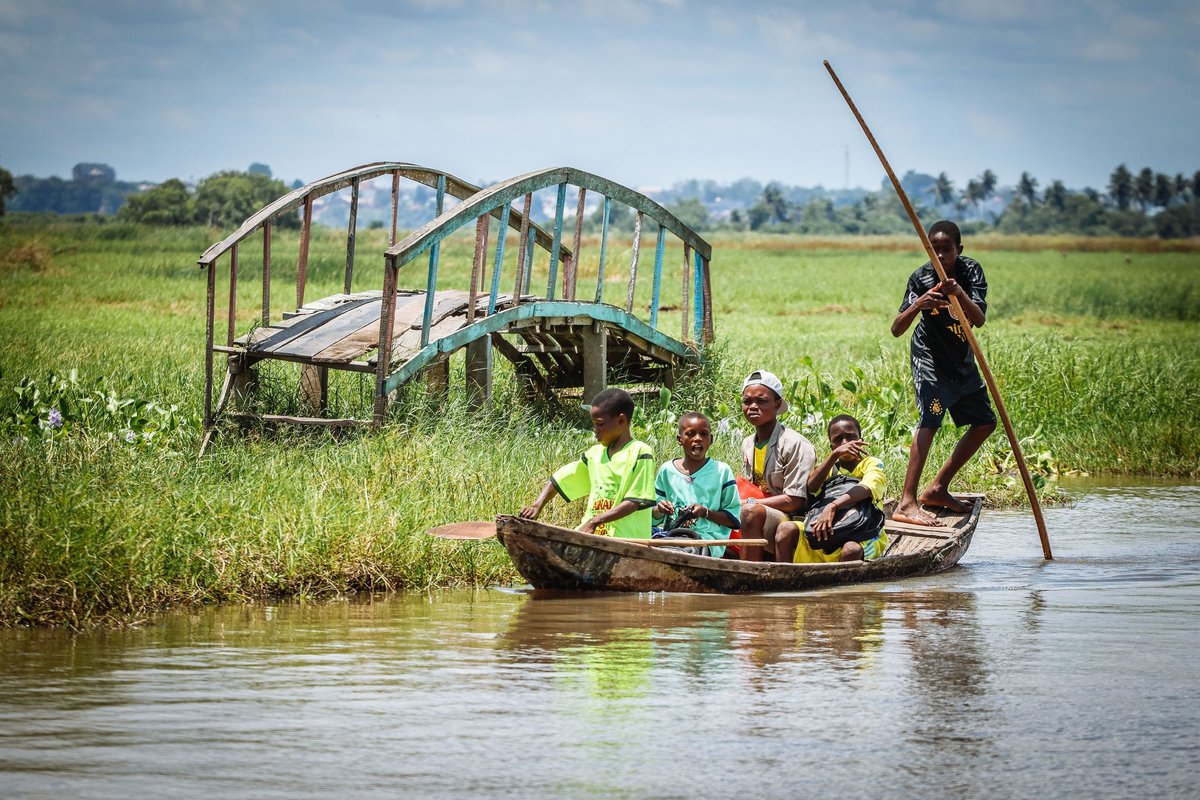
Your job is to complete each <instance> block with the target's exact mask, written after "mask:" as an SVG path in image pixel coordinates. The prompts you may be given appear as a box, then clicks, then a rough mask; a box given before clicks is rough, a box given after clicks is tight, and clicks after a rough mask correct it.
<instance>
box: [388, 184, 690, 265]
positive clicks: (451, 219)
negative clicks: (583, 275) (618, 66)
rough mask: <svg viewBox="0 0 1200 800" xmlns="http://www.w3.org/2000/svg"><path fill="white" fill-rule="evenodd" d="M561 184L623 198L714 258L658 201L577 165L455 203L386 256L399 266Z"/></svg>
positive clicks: (631, 205)
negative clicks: (480, 221)
mask: <svg viewBox="0 0 1200 800" xmlns="http://www.w3.org/2000/svg"><path fill="white" fill-rule="evenodd" d="M560 184H571V185H572V186H579V187H581V188H584V189H588V190H589V191H596V192H601V193H602V194H604V196H605V197H610V198H612V199H614V200H620V201H621V202H622V203H625V204H626V205H627V206H629V207H631V208H633V209H634V210H636V211H640V212H642V213H643V214H646V215H648V216H649V217H650V218H651V219H653V220H654V221H655V222H657V223H658V224H659V225H660V226H662V227H664V228H666V229H667V230H669V231H670V232H671V233H673V234H675V235H676V236H678V237H679V238H680V239H682V240H683V241H684V242H685V243H686V244H688V245H690V246H691V247H692V249H693V250H695V251H696V252H697V253H699V254H700V255H701V257H703V258H704V260H705V261H708V260H710V259H711V258H712V246H711V245H710V244H709V243H708V242H706V241H705V240H704V239H702V238H700V236H699V234H697V233H696V232H695V231H693V230H692V229H691V228H689V227H688V226H687V225H685V224H684V223H683V222H681V221H680V220H679V218H678V217H676V216H675V215H674V214H672V213H671V212H670V211H668V210H667V209H666V208H664V207H663V206H661V205H660V204H658V203H657V202H655V201H654V200H652V199H650V198H649V197H647V196H646V195H644V194H642V193H641V192H637V191H634V190H633V189H630V188H628V187H625V186H622V185H620V184H619V183H614V182H612V181H610V180H608V179H607V178H602V177H600V176H599V175H594V174H592V173H590V172H584V171H583V170H579V169H575V168H573V167H553V168H550V169H543V170H537V171H536V172H529V173H526V174H524V175H518V176H516V177H515V178H510V179H508V180H507V181H502V182H500V183H497V184H493V185H492V186H489V187H487V188H486V189H482V190H480V191H479V192H476V193H475V194H474V195H473V196H472V197H471V200H470V202H464V203H462V204H460V205H458V206H455V207H454V208H452V209H450V210H449V211H447V212H445V213H444V214H441V215H440V216H438V217H437V218H435V219H432V220H430V221H429V222H427V223H425V225H423V226H422V227H420V228H417V229H416V230H414V231H412V232H411V233H409V235H408V236H406V237H404V239H402V240H400V241H399V242H396V244H394V245H392V246H391V247H389V248H388V250H387V252H386V254H385V257H386V258H387V259H388V261H389V262H392V263H394V264H395V265H396V266H397V267H399V266H402V265H403V264H406V263H408V262H409V261H412V260H413V259H414V258H416V257H417V256H419V255H420V254H421V253H424V252H426V251H427V250H429V249H430V248H431V247H432V246H433V245H434V244H436V243H438V242H440V241H441V240H443V239H445V238H446V237H447V236H449V235H450V234H451V233H453V232H454V231H456V230H458V229H459V228H461V227H462V226H463V225H465V224H466V223H467V222H470V221H471V220H474V219H477V218H478V217H480V216H482V214H483V213H484V212H493V211H496V210H498V209H499V208H500V207H501V206H503V205H505V204H506V203H511V202H512V201H513V200H515V199H517V198H518V197H521V196H522V195H524V194H526V193H529V192H536V191H538V190H539V189H547V188H549V187H551V186H556V185H560ZM539 243H540V242H539Z"/></svg>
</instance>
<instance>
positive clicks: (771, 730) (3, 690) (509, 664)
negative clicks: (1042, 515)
mask: <svg viewBox="0 0 1200 800" xmlns="http://www.w3.org/2000/svg"><path fill="white" fill-rule="evenodd" d="M1079 491H1080V492H1081V495H1080V499H1079V502H1078V503H1077V504H1076V505H1074V506H1073V507H1069V508H1053V509H1047V511H1046V520H1047V525H1048V527H1049V529H1050V533H1051V542H1052V544H1053V547H1054V551H1055V556H1056V560H1054V561H1053V562H1050V563H1046V562H1043V561H1042V560H1041V557H1040V556H1041V549H1040V546H1039V545H1038V541H1037V533H1036V530H1035V528H1034V526H1033V522H1032V520H1031V518H1030V517H1029V516H1028V514H1022V513H1018V512H985V513H984V517H983V520H982V521H981V523H980V526H979V530H978V531H977V533H976V536H975V541H974V543H973V544H972V547H971V550H970V552H969V553H968V554H967V556H966V557H965V558H964V560H963V562H962V563H961V564H960V565H959V567H957V568H955V569H953V570H951V571H949V572H947V573H944V574H942V575H940V576H935V577H932V578H926V579H915V580H906V581H898V582H895V583H884V584H877V585H871V586H868V587H862V586H860V587H857V588H843V589H835V590H823V591H819V592H813V593H808V594H792V595H771V596H750V597H712V596H702V595H663V594H646V595H629V596H625V595H614V596H578V595H577V596H570V597H562V596H558V597H541V596H536V595H534V594H532V593H529V592H526V591H522V590H514V589H492V590H482V591H477V592H444V593H438V594H434V595H431V596H423V595H422V596H388V597H375V598H361V599H351V600H348V601H343V602H336V603H329V604H318V605H299V604H292V603H270V604H255V605H248V606H230V607H221V608H213V609H205V610H202V611H199V612H195V613H191V614H180V615H176V616H171V617H168V618H166V619H165V620H163V621H162V622H161V624H156V625H153V626H149V627H146V628H143V629H139V630H130V631H117V632H101V633H89V634H86V635H78V636H73V635H70V634H66V633H62V632H54V631H30V630H20V631H8V632H0V796H2V797H12V798H43V797H45V798H49V797H55V798H58V797H78V798H93V797H95V798H118V797H119V798H126V797H135V798H140V797H176V798H178V797H198V796H213V797H254V798H309V797H313V798H316V797H351V798H357V797H364V798H365V797H380V796H404V797H436V798H458V797H468V796H479V797H513V798H522V799H525V798H550V797H595V798H625V797H627V798H644V797H645V798H649V797H653V798H692V797H697V798H708V797H712V798H729V797H743V796H744V797H748V798H755V800H759V799H760V798H776V797H779V798H783V797H822V796H835V795H836V796H838V797H839V798H843V797H844V798H853V797H879V796H883V795H887V796H889V797H893V798H904V797H954V798H973V797H1014V798H1016V797H1020V798H1025V797H1032V796H1036V797H1089V798H1091V797H1138V798H1143V797H1144V798H1156V797H1172V798H1174V797H1195V796H1197V792H1198V791H1200V790H1198V789H1197V786H1200V646H1198V645H1200V634H1198V633H1197V630H1196V628H1197V627H1198V626H1200V522H1198V519H1200V487H1196V486H1176V485H1157V486H1156V485H1150V486H1147V485H1141V486H1138V487H1135V488H1120V487H1104V486H1089V487H1082V488H1081V489H1080V490H1079ZM464 546H471V547H494V546H498V545H496V544H494V543H471V544H467V545H464Z"/></svg>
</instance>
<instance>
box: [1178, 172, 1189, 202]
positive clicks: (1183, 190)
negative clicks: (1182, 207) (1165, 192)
mask: <svg viewBox="0 0 1200 800" xmlns="http://www.w3.org/2000/svg"><path fill="white" fill-rule="evenodd" d="M1191 189H1192V185H1191V184H1190V183H1189V182H1188V179H1187V178H1185V177H1184V176H1183V173H1182V172H1178V173H1176V174H1175V196H1176V197H1178V198H1179V202H1181V203H1186V202H1187V201H1188V200H1191V199H1192V194H1191Z"/></svg>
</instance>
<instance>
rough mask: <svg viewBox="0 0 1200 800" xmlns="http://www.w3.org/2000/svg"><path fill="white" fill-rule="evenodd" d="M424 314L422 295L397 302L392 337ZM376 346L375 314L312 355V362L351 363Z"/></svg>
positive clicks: (377, 317) (376, 320)
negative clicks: (348, 333) (357, 327)
mask: <svg viewBox="0 0 1200 800" xmlns="http://www.w3.org/2000/svg"><path fill="white" fill-rule="evenodd" d="M424 313H425V295H423V294H420V295H410V296H409V297H408V299H407V301H404V302H400V301H397V304H396V316H395V318H394V319H393V320H392V336H393V337H397V336H399V335H400V334H401V333H402V332H403V331H407V330H408V329H409V326H411V325H412V323H413V321H414V320H418V321H419V320H420V319H421V317H422V316H424ZM393 341H394V339H393ZM378 345H379V315H378V314H377V315H376V316H375V319H374V320H371V321H370V322H368V323H367V324H366V325H363V326H362V327H361V328H359V329H358V330H356V331H354V332H353V333H351V334H350V335H349V336H346V337H345V338H343V339H340V340H339V341H337V342H334V343H333V344H331V345H330V346H329V347H327V348H325V349H324V350H322V351H321V352H319V353H317V354H316V355H314V356H313V361H314V362H316V363H318V364H321V363H325V364H344V363H346V362H348V361H353V360H354V359H355V358H357V357H358V356H361V355H363V354H364V353H366V352H367V351H368V350H370V349H371V348H373V347H376V346H378Z"/></svg>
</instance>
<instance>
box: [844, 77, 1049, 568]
mask: <svg viewBox="0 0 1200 800" xmlns="http://www.w3.org/2000/svg"><path fill="white" fill-rule="evenodd" d="M824 64H825V69H826V70H828V71H829V77H831V78H833V82H834V83H835V84H837V88H838V91H839V92H841V93H842V97H843V98H845V100H846V105H848V106H850V111H852V112H853V113H854V118H855V119H857V120H858V124H859V125H861V126H862V129H863V133H865V134H866V135H867V141H869V142H870V143H871V147H873V148H874V149H875V155H877V156H879V163H881V164H883V168H884V170H885V171H886V172H887V175H888V178H889V179H890V180H891V181H892V187H893V188H895V190H896V194H897V195H898V196H899V197H900V202H901V203H903V204H904V210H905V211H907V212H908V218H909V219H910V220H912V224H913V227H914V228H916V230H917V235H918V236H920V237H921V244H923V245H925V252H926V253H927V254H928V255H929V263H930V264H932V265H933V268H934V269H935V270H936V271H937V274H938V277H939V278H941V279H942V280H943V281H944V280H946V270H945V269H943V268H942V262H941V261H940V260H938V257H937V253H935V252H934V251H933V244H932V243H930V241H929V235H928V234H927V233H925V228H924V226H922V225H921V220H920V219H918V218H917V212H916V211H914V210H913V207H912V203H910V202H909V201H908V195H907V194H905V192H904V187H902V186H901V185H900V181H899V180H898V179H897V178H896V173H895V172H893V171H892V165H891V164H889V163H888V160H887V157H886V156H884V154H883V150H881V149H880V147H879V143H878V142H876V141H875V137H874V135H872V133H871V129H870V128H868V127H867V122H866V120H864V119H863V117H862V114H860V113H858V106H856V105H854V101H853V100H851V99H850V94H849V92H847V91H846V87H845V86H843V85H842V82H841V80H839V79H838V76H837V73H836V72H834V71H833V67H832V66H831V65H830V64H829V62H828V61H825V62H824ZM950 305H951V307H952V308H953V309H954V313H955V314H957V315H958V319H960V320H962V321H963V322H964V323H966V324H964V325H963V326H962V329H963V332H964V333H965V334H966V337H967V343H968V344H969V345H970V346H971V350H972V352H974V353H975V361H976V362H977V363H978V364H979V371H980V372H982V373H983V379H984V381H985V382H986V383H987V387H988V391H990V392H991V393H992V400H994V401H995V403H996V411H997V413H999V415H1000V420H1001V421H1002V422H1003V423H1004V432H1005V433H1006V434H1008V442H1009V444H1010V445H1012V451H1013V456H1014V457H1015V458H1016V461H1017V469H1019V470H1020V472H1021V480H1022V481H1024V483H1025V492H1026V494H1028V495H1029V505H1030V506H1032V508H1033V518H1034V520H1035V521H1036V522H1037V529H1038V535H1039V536H1040V537H1041V539H1042V555H1043V556H1044V557H1045V559H1046V560H1047V561H1050V560H1052V559H1053V558H1054V556H1053V554H1051V552H1050V537H1049V536H1048V535H1047V533H1046V521H1045V520H1044V519H1042V506H1041V504H1040V503H1039V502H1038V499H1037V492H1036V491H1035V490H1034V488H1033V479H1032V478H1031V477H1030V476H1029V467H1028V466H1026V464H1025V456H1024V455H1023V454H1022V453H1021V445H1020V443H1019V442H1018V441H1017V434H1016V431H1014V430H1013V426H1012V422H1011V421H1010V420H1009V418H1008V411H1007V410H1006V409H1005V408H1004V400H1003V398H1001V397H1000V389H999V387H997V386H996V379H995V378H994V377H993V376H992V370H991V368H990V367H988V363H987V359H985V358H984V357H983V351H982V350H980V348H979V342H978V341H976V339H975V334H974V333H973V332H972V331H971V325H970V324H969V323H967V316H966V314H964V313H963V310H962V305H961V304H960V303H959V302H958V298H957V297H955V296H954V295H951V296H950Z"/></svg>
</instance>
